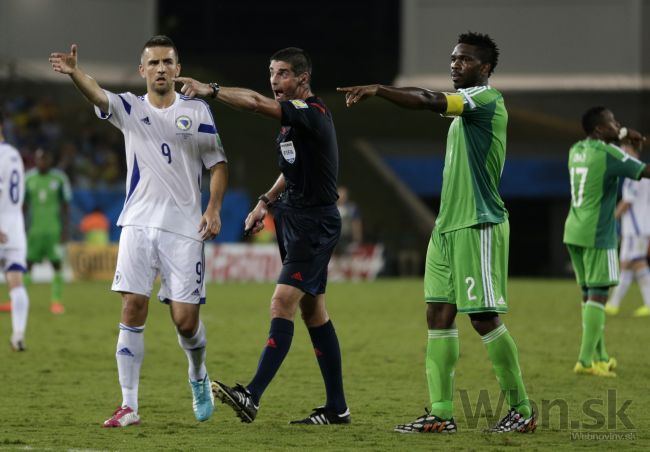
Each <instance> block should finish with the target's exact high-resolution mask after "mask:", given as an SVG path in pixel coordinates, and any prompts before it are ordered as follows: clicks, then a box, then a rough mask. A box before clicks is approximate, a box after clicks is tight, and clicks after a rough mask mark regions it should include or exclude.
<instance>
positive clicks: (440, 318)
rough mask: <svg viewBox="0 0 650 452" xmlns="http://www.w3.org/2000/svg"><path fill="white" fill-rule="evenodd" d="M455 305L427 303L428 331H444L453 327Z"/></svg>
mask: <svg viewBox="0 0 650 452" xmlns="http://www.w3.org/2000/svg"><path fill="white" fill-rule="evenodd" d="M455 319H456V305H454V304H451V303H427V326H428V328H429V329H430V330H446V329H450V328H453V327H454V322H455Z"/></svg>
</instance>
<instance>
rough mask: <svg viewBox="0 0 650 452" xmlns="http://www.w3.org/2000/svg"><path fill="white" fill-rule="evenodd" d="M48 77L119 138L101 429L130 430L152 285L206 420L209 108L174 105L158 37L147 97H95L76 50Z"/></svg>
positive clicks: (212, 209) (212, 204)
mask: <svg viewBox="0 0 650 452" xmlns="http://www.w3.org/2000/svg"><path fill="white" fill-rule="evenodd" d="M50 63H51V64H52V67H53V69H54V70H55V71H56V72H60V73H63V74H68V75H69V76H70V78H71V79H72V81H73V82H74V84H75V85H76V86H77V88H78V89H79V90H80V91H81V93H82V94H83V95H84V96H85V97H86V98H87V99H88V100H89V101H90V102H91V103H93V104H94V105H95V106H96V107H97V109H98V111H97V113H98V115H99V116H100V117H102V118H105V119H108V120H109V121H110V122H111V123H112V124H113V125H114V126H116V127H117V128H119V129H120V130H121V131H122V133H123V134H124V141H125V147H126V158H127V180H126V200H125V202H124V207H123V209H122V213H121V215H120V217H119V219H118V225H120V226H122V233H121V235H120V247H119V253H118V259H117V268H116V272H115V279H114V280H113V286H112V290H114V291H116V292H120V293H121V294H122V317H121V323H120V334H119V337H118V341H117V351H116V359H117V366H118V374H119V380H120V385H121V387H122V397H123V401H122V405H121V406H120V407H119V408H118V409H117V410H116V411H115V413H113V416H112V417H111V418H110V419H108V420H107V421H106V422H104V426H105V427H125V426H127V425H130V424H138V423H139V422H140V418H139V416H138V382H139V378H140V366H141V364H142V358H143V355H144V338H143V332H144V325H145V321H146V318H147V312H148V303H149V297H150V295H151V290H152V286H153V282H154V280H155V278H156V275H157V274H160V281H161V288H160V292H159V293H158V298H159V299H160V300H161V301H163V302H166V303H169V306H170V313H171V318H172V321H173V322H174V324H175V325H176V329H177V332H178V340H179V344H180V345H181V347H182V348H183V349H184V350H185V353H186V354H187V357H188V360H189V379H190V386H191V388H192V396H193V409H194V414H195V416H196V418H197V420H199V421H205V420H207V419H208V418H209V417H210V416H211V415H212V411H213V409H214V400H213V397H212V393H211V391H210V380H209V378H208V375H207V371H206V367H205V345H206V335H205V328H204V327H203V323H202V322H201V321H200V319H199V305H200V304H201V303H204V301H205V283H204V256H203V241H204V240H210V239H212V238H214V237H215V236H216V235H217V234H218V233H219V231H220V229H221V219H220V216H219V214H220V210H221V204H222V200H223V195H224V192H225V189H226V182H227V169H226V168H227V167H226V157H225V154H224V152H223V148H222V146H221V141H220V139H219V135H218V133H217V130H216V126H215V123H214V120H213V119H212V115H211V113H210V109H209V107H208V106H207V104H206V103H205V102H203V101H197V100H192V99H189V98H187V97H185V96H181V95H180V94H178V93H177V92H176V91H175V90H174V82H173V78H174V77H177V76H178V75H179V74H180V70H181V66H180V64H179V62H178V51H177V50H176V47H175V46H174V43H173V42H172V41H171V39H169V38H168V37H166V36H154V37H152V38H151V39H149V41H147V43H145V45H144V47H143V50H142V55H141V63H140V67H139V71H140V75H141V76H142V78H143V79H145V81H146V84H147V94H146V95H145V96H136V95H134V94H131V93H123V94H114V93H111V92H109V91H105V90H103V89H101V87H100V86H99V84H98V83H97V82H96V81H95V80H94V79H92V78H91V77H89V76H88V75H86V74H85V73H84V72H83V71H81V69H80V68H79V66H78V65H77V46H76V45H74V44H73V45H72V47H71V50H70V53H69V54H65V53H52V54H51V55H50ZM202 166H205V167H207V168H210V174H211V176H210V200H209V202H208V206H207V208H206V210H205V212H204V213H203V214H201V191H200V187H201V172H202Z"/></svg>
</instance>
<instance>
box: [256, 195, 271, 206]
mask: <svg viewBox="0 0 650 452" xmlns="http://www.w3.org/2000/svg"><path fill="white" fill-rule="evenodd" d="M257 200H258V201H262V202H263V203H264V204H266V208H267V209H270V208H271V207H273V203H272V202H271V200H270V199H269V197H268V196H266V195H260V197H259V198H257Z"/></svg>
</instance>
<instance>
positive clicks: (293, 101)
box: [291, 100, 309, 108]
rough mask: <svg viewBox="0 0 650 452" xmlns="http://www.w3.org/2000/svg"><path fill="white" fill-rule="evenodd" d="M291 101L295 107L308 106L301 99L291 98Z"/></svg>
mask: <svg viewBox="0 0 650 452" xmlns="http://www.w3.org/2000/svg"><path fill="white" fill-rule="evenodd" d="M291 103H292V104H293V106H294V107H296V108H309V105H307V103H306V102H303V101H302V100H292V101H291Z"/></svg>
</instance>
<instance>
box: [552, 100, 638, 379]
mask: <svg viewBox="0 0 650 452" xmlns="http://www.w3.org/2000/svg"><path fill="white" fill-rule="evenodd" d="M582 127H583V129H584V131H585V133H586V134H587V138H586V139H584V140H582V141H579V142H577V143H576V144H574V145H573V146H572V147H571V150H570V151H569V174H570V177H571V209H570V210H569V215H568V217H567V219H566V223H565V226H564V243H565V244H566V245H567V248H568V250H569V255H570V256H571V263H572V264H573V269H574V271H575V274H576V280H577V282H578V285H579V286H580V287H581V289H582V301H583V309H582V343H581V345H580V355H579V357H578V362H577V363H576V365H575V368H574V372H576V373H578V374H587V375H596V376H601V377H615V376H616V374H615V373H614V372H612V370H613V369H614V368H615V367H616V360H615V359H614V358H610V357H609V355H608V354H607V351H606V349H605V303H606V302H607V295H608V292H609V288H610V287H612V286H615V285H617V284H618V258H617V252H616V251H617V246H618V241H617V236H616V222H615V217H614V209H615V207H616V195H617V193H618V182H619V178H620V177H629V178H630V179H635V180H638V179H640V178H641V177H650V169H649V168H648V167H647V166H646V165H645V164H644V163H642V162H640V161H639V160H637V159H635V158H634V157H632V156H630V155H629V154H627V153H625V152H624V151H623V150H622V149H621V148H619V147H618V146H615V145H614V144H612V143H614V142H617V140H618V138H619V131H620V128H621V126H620V124H619V123H618V121H616V118H614V114H613V113H612V112H611V111H610V110H608V109H607V108H605V107H593V108H590V109H589V110H587V112H586V113H585V114H584V115H583V117H582ZM634 133H638V132H636V131H634ZM594 358H595V359H594Z"/></svg>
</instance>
